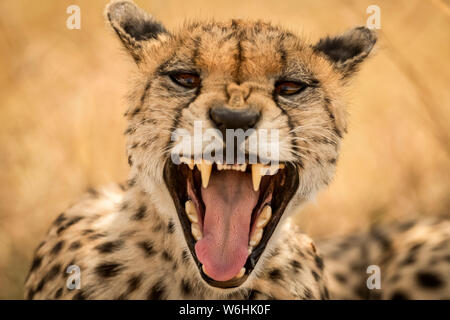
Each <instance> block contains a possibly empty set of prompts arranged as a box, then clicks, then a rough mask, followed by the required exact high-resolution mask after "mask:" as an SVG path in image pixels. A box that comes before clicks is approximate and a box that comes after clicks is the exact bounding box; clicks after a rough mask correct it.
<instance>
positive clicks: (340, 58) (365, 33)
mask: <svg viewBox="0 0 450 320" xmlns="http://www.w3.org/2000/svg"><path fill="white" fill-rule="evenodd" d="M376 42H377V35H376V33H375V31H373V30H370V29H368V28H366V27H358V28H354V29H352V30H349V31H347V32H345V33H344V34H342V35H339V36H336V37H326V38H323V39H321V40H320V41H319V42H318V43H317V44H316V45H314V46H313V49H314V51H315V52H318V53H321V54H323V55H325V57H326V58H327V59H328V60H329V61H331V63H332V64H333V65H334V67H335V68H336V69H337V70H338V71H339V72H340V73H342V78H346V77H348V76H350V75H352V74H353V73H354V72H355V71H356V70H357V69H358V66H359V64H360V63H361V62H362V61H364V59H365V58H366V57H367V56H368V55H369V53H370V51H371V50H372V48H373V46H374V45H375V43H376Z"/></svg>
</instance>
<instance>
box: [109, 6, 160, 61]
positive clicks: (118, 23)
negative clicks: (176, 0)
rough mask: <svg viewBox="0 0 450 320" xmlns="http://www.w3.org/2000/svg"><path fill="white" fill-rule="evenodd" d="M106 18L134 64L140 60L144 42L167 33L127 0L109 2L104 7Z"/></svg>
mask: <svg viewBox="0 0 450 320" xmlns="http://www.w3.org/2000/svg"><path fill="white" fill-rule="evenodd" d="M106 17H107V19H108V21H109V23H110V24H111V26H112V28H113V29H114V31H115V32H116V34H117V36H118V37H119V39H120V41H122V44H123V45H124V47H125V48H126V49H127V50H128V52H129V53H130V54H131V56H132V57H133V59H134V60H135V61H136V63H138V62H139V61H140V60H141V59H142V53H143V52H142V48H143V46H144V43H145V42H146V41H149V40H151V39H157V38H158V36H159V35H160V34H164V33H165V34H167V33H168V32H167V31H166V29H165V28H164V26H163V25H162V24H161V23H160V22H158V21H156V20H155V19H154V18H153V17H152V16H151V15H150V14H148V13H147V12H145V11H144V10H142V9H140V8H138V7H137V6H136V5H135V4H134V3H133V2H131V1H128V0H123V1H111V2H110V3H109V4H108V5H107V6H106Z"/></svg>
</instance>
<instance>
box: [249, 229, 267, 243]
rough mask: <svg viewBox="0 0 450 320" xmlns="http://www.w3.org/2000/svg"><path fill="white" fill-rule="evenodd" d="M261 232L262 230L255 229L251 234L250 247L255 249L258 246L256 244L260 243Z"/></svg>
mask: <svg viewBox="0 0 450 320" xmlns="http://www.w3.org/2000/svg"><path fill="white" fill-rule="evenodd" d="M263 231H264V230H263V229H262V228H256V229H255V231H254V232H253V234H252V238H251V239H250V245H251V246H252V247H256V246H257V245H258V243H259V242H260V241H261V238H262V235H263Z"/></svg>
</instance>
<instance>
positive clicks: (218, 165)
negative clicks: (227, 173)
mask: <svg viewBox="0 0 450 320" xmlns="http://www.w3.org/2000/svg"><path fill="white" fill-rule="evenodd" d="M216 165H217V170H219V171H222V170H223V164H221V163H217V164H216Z"/></svg>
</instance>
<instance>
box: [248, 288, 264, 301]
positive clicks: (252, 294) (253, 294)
mask: <svg viewBox="0 0 450 320" xmlns="http://www.w3.org/2000/svg"><path fill="white" fill-rule="evenodd" d="M258 294H261V292H259V291H258V290H251V291H250V292H249V294H248V300H256V298H257V295H258Z"/></svg>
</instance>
